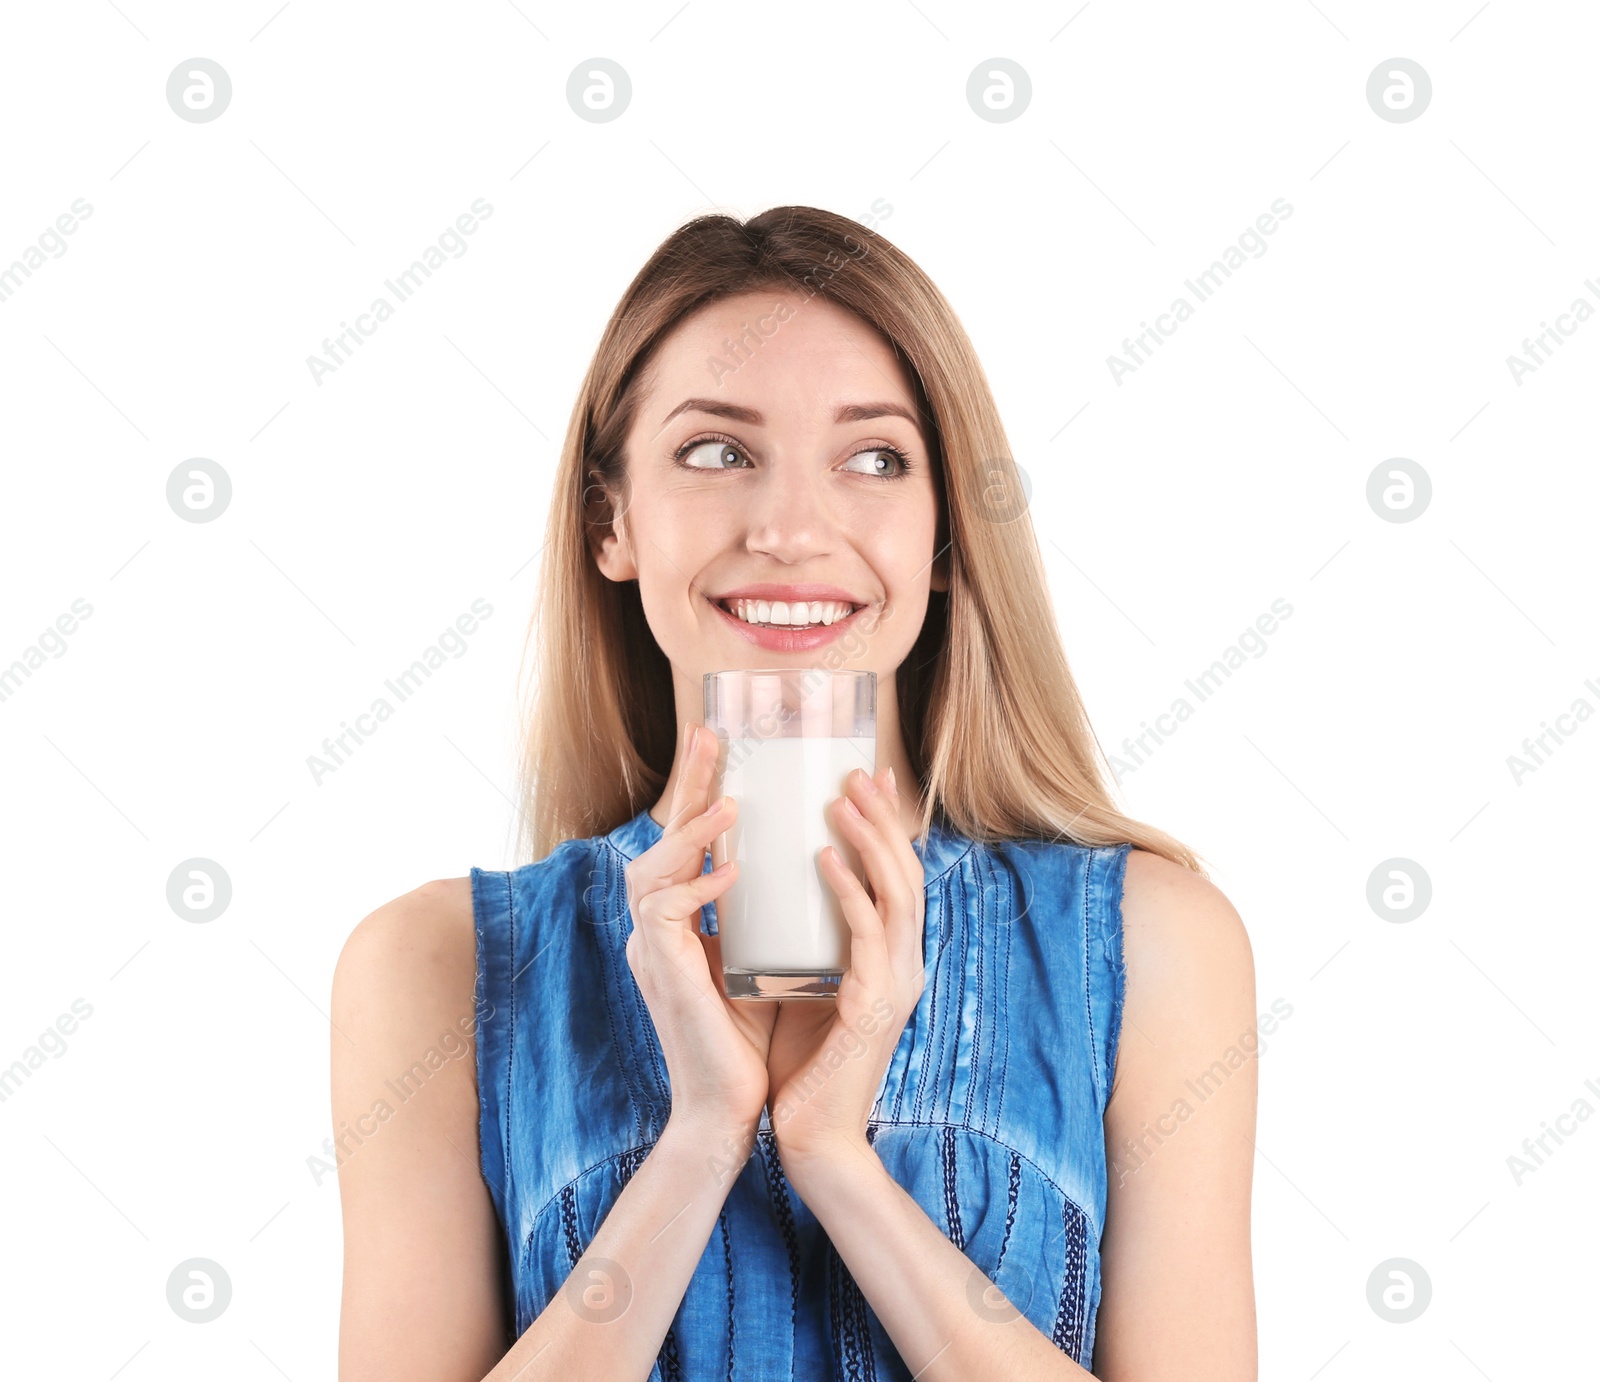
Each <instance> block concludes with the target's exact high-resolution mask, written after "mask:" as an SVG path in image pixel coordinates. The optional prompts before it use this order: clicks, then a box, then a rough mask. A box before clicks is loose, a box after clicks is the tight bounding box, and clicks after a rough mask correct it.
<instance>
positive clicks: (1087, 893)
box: [1083, 848, 1106, 1110]
mask: <svg viewBox="0 0 1600 1382" xmlns="http://www.w3.org/2000/svg"><path fill="white" fill-rule="evenodd" d="M1099 854H1100V851H1099V850H1098V849H1095V848H1091V849H1090V850H1089V852H1088V854H1087V856H1086V857H1085V859H1084V861H1083V1015H1084V1019H1085V1021H1087V1022H1088V1024H1089V1059H1090V1065H1091V1067H1092V1068H1093V1071H1094V1092H1095V1100H1096V1102H1097V1103H1098V1104H1099V1105H1100V1107H1101V1109H1102V1110H1103V1109H1104V1108H1105V1105H1106V1099H1105V1077H1104V1075H1103V1073H1102V1072H1101V1069H1100V1043H1099V1041H1098V1039H1097V1038H1096V1036H1095V1030H1094V995H1093V991H1092V987H1091V985H1090V982H1089V974H1090V963H1091V961H1090V956H1089V941H1090V938H1091V936H1092V935H1093V930H1094V922H1093V918H1092V916H1091V907H1090V903H1091V900H1092V898H1093V896H1094V878H1095V860H1096V858H1097V857H1098V856H1099Z"/></svg>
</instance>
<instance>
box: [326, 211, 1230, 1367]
mask: <svg viewBox="0 0 1600 1382" xmlns="http://www.w3.org/2000/svg"><path fill="white" fill-rule="evenodd" d="M1009 454H1010V452H1009V448H1008V446H1007V443H1006V438H1005V434H1004V432H1003V430H1002V428H1001V425H1000V420H999V417H998V414H997V411H996V408H995V403H994V400H993V397H992V396H991V394H990V391H989V388H988V385H987V382H986V381H985V378H984V375H983V372H982V370H981V368H980V366H979V364H978V361H977V359H976V357H975V355H974V353H973V349H972V346H971V343H970V342H969V341H968V339H967V336H966V334H965V333H964V332H963V330H962V328H961V326H960V324H959V322H958V321H957V319H956V316H955V314H954V312H953V311H952V310H951V308H950V306H949V304H948V303H947V302H946V301H945V299H944V298H943V297H942V296H941V295H940V293H939V292H938V290H937V289H936V288H935V287H934V285H933V284H932V283H931V282H930V281H929V279H928V278H927V277H926V276H925V275H924V274H923V273H922V272H921V271H920V270H919V269H918V268H917V266H916V265H915V264H914V263H912V262H911V260H909V259H908V258H907V257H906V256H905V255H904V254H903V253H902V252H901V251H900V250H898V249H897V248H896V247H895V246H894V245H892V244H890V243H889V242H888V241H887V240H885V239H884V238H883V237H882V236H880V235H876V234H874V233H872V232H871V231H869V230H867V229H866V228H864V227H863V226H861V225H859V224H858V223H856V222H854V221H850V220H847V219H845V218H843V217H840V216H836V215H832V214H830V213H828V212H824V211H818V210H814V209H812V208H809V207H798V206H790V207H779V208H776V209H774V210H770V211H767V212H765V213H763V214H761V215H759V216H756V217H755V218H753V219H752V220H749V221H747V222H743V223H741V222H739V221H737V220H734V219H732V218H729V217H726V216H704V217H700V218H698V219H696V220H694V221H692V222H691V223H689V224H688V225H686V226H684V227H683V228H681V229H680V230H678V231H677V232H676V233H675V234H673V235H672V236H671V237H670V238H669V239H668V240H667V241H666V242H665V243H664V244H663V245H662V246H661V247H660V248H659V249H658V250H657V252H656V253H655V255H653V256H652V258H651V259H650V261H649V262H648V263H647V264H646V265H645V267H644V268H643V269H642V270H641V271H640V273H639V274H638V276H637V277H636V278H635V279H634V281H633V283H632V285H631V286H630V287H629V288H628V290H627V292H626V293H625V294H624V296H623V299H622V301H621V302H620V303H619V304H618V306H617V309H616V311H615V313H614V314H613V316H612V318H611V321H610V322H609V324H608V325H607V328H606V331H605V334H604V337H603V338H602V340H601V342H600V345H599V348H598V350H597V352H596V354H595V358H594V360H593V362H592V364H591V366H590V368H589V371H588V374H587V377H586V378H585V380H584V383H583V387H582V391H581V394H580V396H579V398H578V401H577V406H576V408H575V409H574V411H573V415H572V421H571V425H570V428H569V431H568V435H567V438H566V444H565V447H564V448H563V452H562V456H561V464H560V469H559V472H558V474H557V476H556V480H555V488H554V493H553V497H552V505H551V511H550V519H549V527H548V547H547V548H546V551H545V555H544V565H543V577H542V579H543V588H542V590H541V592H540V597H539V602H538V608H537V611H536V627H537V631H538V637H537V639H536V640H534V641H533V642H532V643H531V644H530V646H532V647H535V648H536V649H537V652H538V657H537V663H536V671H537V682H536V686H535V689H534V694H533V697H532V705H531V710H530V714H529V717H528V732H527V740H526V749H525V757H524V791H525V811H524V827H525V834H524V841H523V844H524V855H525V857H528V858H531V859H533V860H534V862H531V863H528V864H525V865H523V866H522V867H520V868H517V869H514V870H510V871H505V872H486V871H483V870H479V869H474V870H472V872H471V875H470V877H468V878H457V879H451V880H448V881H441V882H434V883H428V884H425V885H424V886H422V887H421V888H418V889H417V890H416V891H415V892H412V893H409V894H407V895H406V896H404V897H401V898H398V899H396V900H395V901H393V902H391V903H389V904H387V905H386V906H384V907H380V908H379V909H378V910H377V911H375V912H374V913H372V914H371V915H370V916H368V917H366V918H365V919H364V920H363V921H362V922H361V923H360V924H359V925H358V926H357V927H356V928H355V930H354V932H353V933H352V935H351V936H350V939H349V940H348V942H347V943H346V945H345V947H344V950H343V953H342V954H341V956H340V959H339V964H338V967H337V971H336V974H335V978H334V987H333V1019H334V1023H335V1031H334V1034H333V1111H334V1117H335V1122H336V1125H337V1126H338V1128H339V1129H340V1141H339V1146H340V1153H341V1165H340V1170H339V1181H340V1193H341V1197H342V1204H343V1214H344V1230H345V1267H344V1297H343V1314H342V1319H341V1332H340V1358H339V1376H340V1378H341V1379H342V1382H378V1380H379V1379H381V1380H382V1382H411V1379H415V1380H416V1382H422V1380H423V1379H427V1382H445V1380H446V1379H448V1380H449V1382H477V1380H478V1379H482V1378H491V1379H494V1382H509V1380H510V1379H512V1378H517V1379H527V1380H528V1382H531V1379H534V1378H557V1377H559V1378H564V1379H571V1378H584V1379H587V1378H606V1379H611V1378H641V1379H642V1378H646V1377H648V1378H651V1379H669V1378H688V1379H697V1380H698V1379H710V1378H724V1377H726V1378H748V1379H767V1378H797V1379H804V1380H805V1382H811V1380H812V1379H825V1378H826V1379H831V1378H847V1377H848V1378H910V1377H913V1376H915V1377H916V1378H919V1379H928V1382H937V1380H938V1379H975V1378H1005V1379H1007V1382H1021V1380H1022V1379H1031V1378H1062V1379H1067V1378H1079V1377H1088V1376H1090V1375H1091V1374H1090V1373H1089V1372H1088V1371H1086V1369H1088V1368H1090V1367H1091V1366H1092V1367H1093V1375H1094V1376H1097V1377H1100V1378H1103V1379H1115V1382H1165V1380H1167V1379H1180V1378H1181V1379H1183V1382H1202V1380H1203V1379H1227V1380H1228V1382H1241V1380H1243V1379H1254V1378H1255V1376H1256V1344H1255V1312H1254V1295H1253V1287H1252V1281H1251V1266H1250V1223H1249V1218H1250V1215H1249V1207H1250V1182H1251V1170H1252V1166H1253V1158H1254V1147H1253V1137H1254V1128H1255V1101H1256V1074H1255V1062H1254V1060H1253V1059H1250V1058H1249V1057H1250V1056H1251V1055H1253V1053H1254V1050H1255V1022H1256V1019H1255V1010H1254V1009H1255V996H1254V973H1253V966H1252V960H1251V952H1250V946H1249V941H1248V939H1247V937H1246V934H1245V931H1244V928H1243V926H1242V924H1241V922H1240V920H1239V917H1238V915H1237V914H1236V912H1235V911H1234V909H1233V908H1232V907H1231V906H1230V905H1229V903H1228V901H1227V899H1226V898H1225V897H1224V896H1223V895H1222V894H1221V893H1220V892H1219V891H1218V890H1217V888H1216V887H1214V886H1213V885H1212V884H1211V883H1210V882H1209V881H1208V880H1207V879H1206V877H1205V875H1204V873H1203V872H1202V871H1201V869H1200V866H1199V863H1198V861H1197V860H1196V858H1195V856H1194V855H1193V854H1191V853H1190V851H1189V850H1187V849H1186V848H1185V847H1184V846H1183V845H1181V844H1180V843H1178V842H1177V841H1176V840H1174V839H1172V838H1170V837H1169V836H1167V835H1165V834H1163V833H1161V832H1160V831H1158V830H1155V829H1153V828H1151V827H1149V826H1146V825H1143V824H1140V823H1139V822H1137V821H1134V820H1131V819H1129V818H1128V817H1126V816H1124V815H1123V814H1122V813H1121V812H1119V811H1118V810H1117V809H1116V807H1115V806H1114V805H1113V803H1112V801H1111V798H1110V795H1109V793H1108V791H1107V789H1106V787H1105V785H1104V778H1103V777H1102V767H1103V761H1102V759H1101V757H1100V756H1099V753H1098V745H1097V743H1096V741H1095V739H1094V737H1093V734H1092V731H1091V730H1090V727H1089V724H1088V720H1087V718H1086V715H1085V712H1084V708H1083V704H1082V701H1081V699H1080V697H1079V695H1078V692H1077V689H1076V687H1075V686H1074V684H1073V680H1072V677H1071V675H1070V673H1069V671H1068V668H1067V663H1066V659H1065V657H1064V655H1063V652H1062V649H1061V646H1060V642H1059V639H1058V635H1057V628H1056V618H1055V613H1054V610H1053V609H1052V607H1051V603H1050V600H1049V597H1048V593H1047V589H1046V581H1045V574H1044V569H1043V565H1042V563H1041V561H1040V557H1039V553H1038V549H1037V546H1036V544H1035V541H1034V538H1033V533H1032V529H1031V527H1030V522H1029V519H1028V516H1027V514H1026V513H1025V512H1023V511H1022V507H1021V506H1020V505H1019V504H1018V503H1016V502H1013V501H1014V500H1015V499H1016V497H1017V490H1016V487H1015V486H1016V474H1015V470H1014V467H1013V466H1012V465H1011V463H1010V461H1009V460H1007V459H1005V458H1006V457H1008V456H1009ZM1133 536H1134V534H1133V533H1130V537H1133ZM752 621H753V622H752ZM830 621H831V622H830ZM785 624H787V625H789V626H790V627H775V626H777V625H785ZM796 624H802V625H806V626H807V627H805V628H802V629H799V630H797V629H796V628H794V627H792V626H793V625H796ZM813 666H825V667H830V668H838V669H869V670H871V671H873V672H875V673H876V674H877V679H878V720H877V735H878V739H877V758H878V764H879V766H880V771H879V772H878V774H877V775H876V776H875V777H869V776H868V775H867V774H866V773H865V772H862V771H859V770H858V771H855V772H853V773H852V774H851V775H850V777H849V779H847V783H846V792H845V795H844V796H842V797H840V798H837V799H835V800H833V801H831V802H830V803H829V804H828V808H827V809H828V811H829V812H830V814H831V817H832V823H833V824H834V826H835V828H836V829H837V830H838V831H839V832H840V833H841V834H842V836H843V837H844V838H845V839H847V840H849V841H850V842H851V843H852V844H853V845H854V846H855V847H856V849H857V850H858V853H859V856H860V858H861V860H862V865H863V869H864V872H865V875H866V885H865V886H863V885H862V883H861V882H858V881H857V879H856V877H855V875H854V874H852V873H851V872H850V871H849V870H848V869H846V868H845V867H844V865H843V864H842V863H841V862H840V861H839V859H838V858H837V856H836V855H834V853H833V851H832V850H829V849H824V850H822V851H820V852H819V854H818V857H817V868H818V869H819V871H820V873H821V876H822V877H823V878H824V879H825V881H826V882H827V883H828V885H829V887H831V888H832V889H833V890H834V892H835V893H836V894H837V896H838V898H839V900H840V904H841V907H842V908H843V910H844V913H845V915H846V917H847V918H848V920H849V924H850V928H851V967H850V970H849V972H848V973H847V974H846V976H845V977H844V980H843V982H842V984H841V986H840V989H839V992H838V996H837V998H836V999H835V1000H822V1001H818V1000H808V1001H806V1002H786V1003H782V1004H778V1003H770V1002H750V1001H730V1000H728V999H727V998H725V997H724V996H723V993H722V986H721V973H720V954H719V948H718V941H717V938H716V936H715V935H714V934H712V931H713V929H714V909H713V907H712V906H711V904H712V903H714V901H715V899H716V898H717V897H718V896H719V895H720V894H721V893H722V892H723V891H724V890H725V889H726V888H727V886H728V884H729V882H730V881H731V880H732V878H733V876H734V872H735V871H736V866H734V867H733V868H732V869H730V870H729V871H727V872H714V871H710V861H709V859H708V858H707V857H706V851H707V848H708V846H709V844H710V842H711V840H712V839H713V838H714V837H715V836H717V835H719V834H721V833H722V832H724V831H726V830H727V829H728V828H729V826H730V825H731V824H732V822H733V821H734V820H735V818H736V816H737V811H738V805H737V803H736V802H733V801H732V800H731V799H726V798H725V799H723V800H721V801H714V800H712V795H711V784H712V776H713V767H714V761H715V756H716V750H715V744H714V742H713V736H712V735H710V734H709V733H708V732H706V731H705V730H704V729H703V728H699V722H700V719H701V713H700V712H701V685H702V677H703V676H704V674H705V673H707V672H709V671H718V670H723V669H728V668H738V667H794V668H806V667H813ZM697 729H698V732H697ZM702 925H704V927H705V930H704V932H703V931H702ZM886 1014H887V1016H886ZM462 1032H465V1033H466V1034H467V1035H468V1036H469V1037H470V1038H471V1044H470V1051H471V1056H472V1058H471V1059H470V1060H468V1059H465V1058H460V1059H455V1060H445V1059H442V1058H441V1057H440V1056H439V1055H438V1048H439V1046H440V1045H441V1044H444V1043H445V1042H446V1040H447V1039H452V1040H454V1041H456V1043H457V1045H456V1047H455V1048H454V1050H455V1051H457V1052H459V1051H462V1050H464V1049H467V1048H465V1047H463V1046H462V1045H461V1041H460V1038H459V1037H458V1036H457V1034H458V1033H462ZM446 1049H447V1050H450V1049H452V1048H450V1047H449V1046H446ZM1241 1051H1242V1052H1243V1053H1244V1054H1243V1055H1241ZM402 1072H403V1073H402ZM402 1094H403V1095H404V1097H403V1098H401V1097H399V1096H400V1095H402ZM380 1106H381V1107H380Z"/></svg>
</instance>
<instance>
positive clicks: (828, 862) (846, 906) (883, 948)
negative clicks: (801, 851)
mask: <svg viewBox="0 0 1600 1382" xmlns="http://www.w3.org/2000/svg"><path fill="white" fill-rule="evenodd" d="M819 862H820V864H821V866H822V876H823V879H824V881H825V882H826V883H827V884H828V886H829V887H830V888H832V889H833V892H834V896H835V897H837V898H838V899H839V910H840V911H841V912H843V913H844V919H845V924H846V925H848V926H849V928H850V968H851V969H852V970H853V971H854V972H855V973H856V975H857V976H858V977H859V978H860V979H862V980H863V981H864V982H865V983H866V984H867V985H868V986H869V987H871V988H877V987H880V986H881V985H882V983H883V980H884V978H885V976H886V975H887V973H888V970H889V952H888V945H887V940H886V937H885V934H884V929H883V918H881V917H880V916H879V915H878V909H877V908H876V907H875V906H874V905H873V902H872V899H871V898H870V897H868V896H867V890H866V889H865V888H863V887H862V886H861V880H860V879H859V878H857V877H856V876H855V873H854V872H853V871H852V870H851V869H850V867H849V866H848V865H847V864H846V863H845V862H844V856H843V855H841V854H840V853H839V851H838V850H837V849H835V848H834V847H833V846H832V845H825V846H824V847H823V849H822V851H821V853H820V855H819Z"/></svg>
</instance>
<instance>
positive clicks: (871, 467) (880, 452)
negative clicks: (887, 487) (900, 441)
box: [846, 446, 906, 480]
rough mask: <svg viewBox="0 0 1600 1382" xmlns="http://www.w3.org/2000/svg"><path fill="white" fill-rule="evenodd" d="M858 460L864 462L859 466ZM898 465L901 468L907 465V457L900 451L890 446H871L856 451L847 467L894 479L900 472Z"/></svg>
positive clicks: (866, 473) (865, 473)
mask: <svg viewBox="0 0 1600 1382" xmlns="http://www.w3.org/2000/svg"><path fill="white" fill-rule="evenodd" d="M857 461H862V462H864V464H862V465H859V466H858V465H857V464H856V462H857ZM896 467H898V468H899V470H904V469H905V467H906V459H905V457H904V456H902V455H901V454H900V453H899V452H898V451H896V450H894V449H893V448H892V447H888V446H869V447H868V448H867V449H866V450H865V451H858V452H856V454H855V455H854V456H852V457H851V458H850V461H849V464H848V465H847V466H846V469H849V470H856V471H858V472H860V473H861V474H863V475H881V476H883V477H884V478H885V479H888V480H892V479H894V478H895V477H896V475H897V474H898V471H897V469H896Z"/></svg>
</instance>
